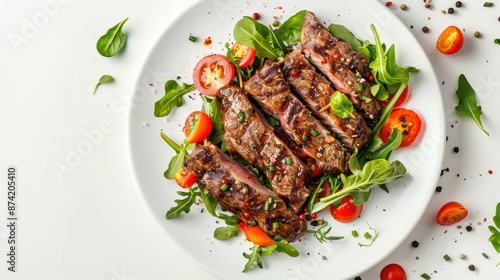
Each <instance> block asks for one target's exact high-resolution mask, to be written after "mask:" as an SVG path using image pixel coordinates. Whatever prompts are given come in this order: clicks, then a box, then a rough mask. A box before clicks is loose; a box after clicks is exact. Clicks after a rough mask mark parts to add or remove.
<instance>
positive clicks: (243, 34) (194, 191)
mask: <svg viewBox="0 0 500 280" xmlns="http://www.w3.org/2000/svg"><path fill="white" fill-rule="evenodd" d="M304 15H305V11H300V12H298V13H296V14H295V15H293V16H291V17H290V18H289V19H287V20H286V21H285V22H283V23H282V24H281V26H279V27H278V28H277V29H275V28H273V27H272V26H271V25H269V26H266V25H264V24H262V23H260V22H259V21H257V20H255V19H253V18H252V17H246V16H245V17H243V18H242V19H241V20H239V21H238V22H237V23H236V25H235V26H234V32H233V34H234V39H235V41H236V42H237V43H239V44H242V45H247V46H250V47H252V48H254V49H255V50H256V58H255V60H254V62H253V64H252V65H251V66H250V67H246V68H244V69H241V68H240V67H238V61H237V60H236V59H235V58H234V57H233V54H232V52H231V49H230V45H231V44H230V43H229V42H228V43H227V44H226V48H227V50H228V51H227V54H226V56H227V57H228V59H229V61H231V62H232V63H233V64H234V67H235V71H236V75H235V80H234V83H235V84H238V85H240V86H242V85H243V80H244V79H245V78H249V77H251V76H252V75H253V74H254V73H255V71H256V70H257V69H259V68H260V66H262V64H263V63H264V61H265V60H266V59H274V60H278V59H280V58H283V57H284V56H285V55H286V53H287V52H288V51H290V50H291V49H292V48H293V46H294V45H295V44H297V43H299V42H300V34H301V30H302V25H303V22H304ZM117 28H119V26H118V27H117ZM328 28H329V31H330V32H331V34H332V35H334V36H336V37H340V38H342V39H344V40H345V41H346V42H348V43H349V44H350V45H351V46H352V48H353V49H354V50H355V51H357V52H360V53H361V54H363V55H365V56H366V57H368V58H369V59H370V62H371V63H370V68H371V70H372V73H373V75H374V77H375V83H373V85H372V87H371V92H372V95H373V97H374V98H377V99H379V100H386V99H388V98H389V96H392V97H391V99H390V101H389V102H388V104H387V105H386V106H385V107H384V108H383V109H382V110H381V111H380V114H379V118H380V120H379V122H377V123H376V124H375V125H374V126H373V127H372V131H373V133H372V135H371V138H370V140H369V143H368V144H367V146H366V148H364V149H362V150H360V151H357V152H356V153H354V155H353V156H352V157H351V158H350V160H349V168H350V171H351V173H350V174H340V175H339V176H332V175H324V176H323V177H321V178H320V179H318V180H317V181H316V182H315V183H316V184H317V188H316V190H315V191H314V192H313V193H312V194H311V197H310V199H309V201H308V202H307V206H308V207H307V209H309V210H308V211H309V212H308V213H307V214H308V215H309V216H310V215H312V214H313V213H315V212H318V211H320V210H322V209H324V208H326V207H327V206H329V205H332V204H333V205H339V204H340V201H341V199H342V198H344V197H345V196H347V195H352V197H353V200H354V203H355V204H356V205H362V204H364V203H365V202H367V201H368V199H369V197H370V194H371V191H372V189H373V187H375V186H379V187H380V188H381V189H383V190H384V191H386V192H389V190H388V188H387V186H386V184H387V183H389V182H391V181H393V180H395V179H398V178H401V177H403V176H405V175H407V170H406V168H405V166H404V165H403V164H402V163H401V162H400V161H397V160H394V161H392V162H390V161H389V157H390V155H391V153H392V151H393V150H394V149H395V148H397V147H398V146H399V145H400V143H401V141H402V135H401V132H400V131H399V130H398V129H394V130H393V132H392V134H391V135H390V137H389V140H388V141H387V142H386V143H383V142H382V140H381V139H380V138H379V137H378V134H379V132H380V129H381V127H382V125H383V124H384V123H385V121H386V120H387V118H388V117H389V115H390V113H391V111H392V109H393V108H394V105H395V103H396V101H397V99H398V97H399V96H400V95H401V94H402V92H403V90H404V89H405V87H406V86H407V85H408V82H409V79H410V73H415V72H418V69H416V68H415V67H400V66H399V65H398V64H397V63H396V52H395V46H394V45H391V46H390V47H389V48H387V47H386V45H385V44H384V43H382V42H381V40H380V38H379V35H378V33H377V30H376V28H375V26H374V25H373V24H372V25H371V29H372V31H373V35H374V39H375V42H374V43H370V42H369V41H368V40H364V41H362V40H359V39H357V38H356V37H355V36H354V35H353V34H352V33H351V32H350V31H349V30H348V29H347V28H346V27H344V26H342V25H337V24H330V25H329V26H328ZM193 90H195V87H194V85H193V84H185V83H182V84H181V85H179V84H178V83H177V82H176V81H175V80H169V81H167V82H166V83H165V95H164V96H163V97H162V98H161V99H160V100H158V101H157V102H156V103H155V106H154V115H155V116H156V117H164V116H167V115H168V114H170V113H171V112H172V110H173V109H174V108H175V107H180V106H182V105H183V96H184V95H185V94H187V93H189V92H192V91H193ZM202 101H203V105H202V111H204V112H205V113H207V114H208V115H209V116H210V117H211V119H212V122H213V130H212V133H211V135H210V136H209V140H210V141H211V142H212V143H213V144H216V145H218V146H219V147H220V148H221V149H222V150H223V151H225V144H224V140H223V135H224V127H223V124H222V115H221V111H220V108H219V102H218V101H217V97H215V98H212V99H211V98H208V97H202ZM330 103H331V107H332V109H333V110H334V112H339V114H345V116H346V117H349V115H352V111H353V110H354V109H353V107H352V104H350V101H349V100H348V99H347V98H345V99H344V98H342V97H339V96H337V95H334V96H332V99H331V102H330ZM269 121H270V123H271V124H272V125H276V123H277V121H276V120H273V119H272V118H270V119H269ZM161 137H162V138H163V139H164V140H165V141H166V143H167V144H168V145H169V146H170V147H171V148H172V149H173V150H174V151H175V153H176V154H175V156H174V157H173V158H172V159H171V160H170V163H169V165H168V168H167V170H166V171H165V173H164V176H165V178H167V179H173V178H174V175H175V173H176V172H178V171H179V170H181V169H182V168H183V167H184V166H183V160H184V159H185V158H186V156H187V155H188V152H189V150H190V149H191V148H192V145H191V144H188V143H187V142H186V141H183V143H181V144H180V145H179V144H177V143H175V142H174V141H172V140H171V139H170V138H169V137H168V136H167V135H166V134H164V133H163V132H161ZM242 163H243V164H246V166H247V167H249V168H250V169H251V170H252V171H254V172H255V173H256V174H257V175H258V176H259V177H260V178H261V179H262V180H263V182H264V183H265V182H266V178H265V175H263V174H262V173H261V172H259V171H258V170H256V169H255V168H253V167H252V166H250V165H249V164H247V163H245V162H242ZM325 181H329V182H330V185H331V186H332V194H331V195H329V196H327V197H322V198H321V199H320V200H319V201H317V202H315V201H316V197H317V196H318V194H319V192H320V189H321V186H322V184H323V182H325ZM340 186H342V188H340ZM177 193H178V195H179V198H178V199H176V200H175V203H176V205H175V206H173V207H172V208H171V209H170V210H168V212H167V213H166V218H167V219H175V218H178V217H179V216H180V215H181V214H182V213H189V212H190V209H191V206H193V205H194V204H195V203H196V202H197V201H198V199H200V198H201V200H202V201H203V203H204V204H205V207H206V209H207V211H208V212H209V213H210V214H211V215H213V216H214V217H216V218H218V219H220V220H222V221H224V223H225V225H224V226H221V227H219V228H217V229H215V231H214V238H216V239H218V240H227V239H229V238H232V237H235V236H237V235H238V234H239V232H240V228H239V227H238V224H237V220H238V218H237V217H236V216H234V215H226V214H222V213H217V200H216V199H215V198H214V197H213V196H212V195H211V194H210V193H209V192H208V191H207V190H206V189H204V188H203V186H202V185H198V186H193V187H191V188H189V189H187V190H183V191H178V192H177ZM331 229H332V227H331V225H330V224H329V223H327V222H326V221H323V220H322V222H321V226H320V227H318V229H308V230H307V232H306V233H308V234H312V235H313V236H314V237H315V238H316V239H317V240H318V241H319V242H326V241H333V240H338V239H341V238H342V237H338V236H332V235H330V231H331ZM370 229H371V230H373V232H374V233H375V236H374V237H372V236H371V235H370V234H369V233H367V234H365V236H368V237H369V238H371V242H370V243H369V244H361V243H360V246H369V245H371V243H372V242H374V241H375V239H376V237H377V236H378V234H377V232H376V231H375V230H374V229H372V228H371V227H370ZM368 237H367V238H368ZM274 240H275V244H274V245H271V246H259V245H254V246H253V247H252V248H250V252H248V253H243V257H244V258H246V259H247V260H248V261H247V263H246V265H245V267H244V269H243V272H245V271H247V270H249V269H250V268H252V267H253V266H255V265H256V266H258V267H260V268H263V261H262V258H263V257H265V256H267V255H269V254H271V253H273V252H280V253H285V254H287V255H289V256H291V257H296V256H298V255H299V252H298V251H297V250H296V249H295V248H294V247H293V246H292V245H291V244H289V243H288V242H287V241H286V240H282V239H279V238H276V237H275V238H274Z"/></svg>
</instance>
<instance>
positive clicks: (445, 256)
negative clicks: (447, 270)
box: [443, 254, 451, 261]
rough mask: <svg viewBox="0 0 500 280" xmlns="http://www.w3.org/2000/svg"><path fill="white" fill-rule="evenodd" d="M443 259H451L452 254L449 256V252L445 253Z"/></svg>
mask: <svg viewBox="0 0 500 280" xmlns="http://www.w3.org/2000/svg"><path fill="white" fill-rule="evenodd" d="M443 259H444V260H445V261H449V260H450V259H451V258H450V256H448V254H445V255H444V256H443Z"/></svg>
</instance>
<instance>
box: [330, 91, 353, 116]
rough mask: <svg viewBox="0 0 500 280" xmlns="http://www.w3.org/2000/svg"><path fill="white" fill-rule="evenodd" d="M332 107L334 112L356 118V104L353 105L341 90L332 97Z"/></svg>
mask: <svg viewBox="0 0 500 280" xmlns="http://www.w3.org/2000/svg"><path fill="white" fill-rule="evenodd" d="M330 107H331V108H332V110H333V112H334V113H335V114H336V115H337V116H339V117H341V118H343V119H347V118H353V119H354V118H355V116H354V113H353V112H354V106H353V105H352V103H351V101H350V100H349V98H348V97H347V96H346V95H345V94H344V93H342V92H340V91H338V90H337V91H335V92H334V93H333V94H332V97H331V98H330Z"/></svg>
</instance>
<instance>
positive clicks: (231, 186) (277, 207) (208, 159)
mask: <svg viewBox="0 0 500 280" xmlns="http://www.w3.org/2000/svg"><path fill="white" fill-rule="evenodd" d="M184 165H185V166H186V168H187V169H188V170H189V172H191V173H193V174H194V175H195V176H196V177H197V178H198V180H199V182H201V184H202V185H203V186H204V187H205V188H206V189H207V190H208V191H209V192H210V193H211V194H212V195H213V196H214V197H215V198H217V200H218V202H219V204H220V206H221V207H222V208H224V209H227V210H228V211H230V212H231V213H233V214H235V215H236V216H238V217H239V218H240V219H241V220H243V221H245V222H246V223H247V224H249V225H252V226H258V227H260V228H261V229H262V230H264V231H265V232H267V233H269V234H272V235H274V236H278V237H280V238H283V239H286V240H288V241H289V242H292V241H295V240H297V239H298V238H299V237H301V236H302V235H303V234H304V232H305V229H306V224H305V222H304V221H301V220H300V219H299V217H298V216H297V214H295V213H294V212H293V211H292V210H290V209H289V208H288V207H287V205H286V203H285V202H284V201H283V200H282V199H281V198H279V197H278V196H277V195H276V194H275V193H274V192H272V191H271V190H269V189H268V188H266V187H265V186H264V185H263V184H262V183H261V182H260V181H259V179H258V178H257V176H256V175H255V173H253V172H252V171H250V170H249V169H247V168H245V167H244V166H242V165H240V164H238V163H237V162H235V161H234V160H233V159H232V158H230V157H229V156H227V155H226V154H224V153H222V152H221V151H220V150H219V149H218V148H217V147H216V146H214V145H213V144H211V143H205V144H201V143H198V144H196V146H195V148H194V150H193V152H192V153H191V154H190V155H189V157H188V158H186V160H185V161H184ZM245 212H247V213H249V214H250V215H249V217H248V218H245V215H244V213H245ZM274 223H278V227H276V226H273V225H274Z"/></svg>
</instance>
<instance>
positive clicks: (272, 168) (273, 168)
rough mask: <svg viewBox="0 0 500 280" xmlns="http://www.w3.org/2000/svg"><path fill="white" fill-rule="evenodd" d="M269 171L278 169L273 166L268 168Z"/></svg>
mask: <svg viewBox="0 0 500 280" xmlns="http://www.w3.org/2000/svg"><path fill="white" fill-rule="evenodd" d="M267 169H268V170H269V171H276V167H275V166H272V165H270V166H268V167H267Z"/></svg>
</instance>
